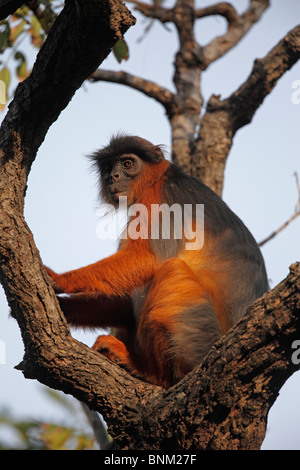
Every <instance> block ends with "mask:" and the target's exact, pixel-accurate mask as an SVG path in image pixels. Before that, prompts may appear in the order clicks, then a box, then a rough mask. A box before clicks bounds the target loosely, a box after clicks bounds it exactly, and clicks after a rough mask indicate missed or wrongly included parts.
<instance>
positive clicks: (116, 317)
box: [58, 292, 133, 328]
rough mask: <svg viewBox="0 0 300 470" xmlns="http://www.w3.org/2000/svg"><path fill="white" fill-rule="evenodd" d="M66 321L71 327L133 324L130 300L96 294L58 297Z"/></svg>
mask: <svg viewBox="0 0 300 470" xmlns="http://www.w3.org/2000/svg"><path fill="white" fill-rule="evenodd" d="M58 300H59V303H60V307H61V309H62V311H63V312H64V315H65V317H66V320H67V322H68V323H70V325H72V326H82V327H102V328H105V327H108V326H112V327H120V326H128V325H130V324H131V323H132V322H133V313H132V300H131V298H130V297H128V296H124V297H117V296H115V297H106V296H104V295H100V294H98V293H96V292H90V293H82V294H71V295H69V296H68V297H58Z"/></svg>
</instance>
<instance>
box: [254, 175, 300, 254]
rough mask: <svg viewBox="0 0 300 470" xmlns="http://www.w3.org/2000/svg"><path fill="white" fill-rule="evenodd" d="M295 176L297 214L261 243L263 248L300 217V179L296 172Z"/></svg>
mask: <svg viewBox="0 0 300 470" xmlns="http://www.w3.org/2000/svg"><path fill="white" fill-rule="evenodd" d="M294 175H295V178H296V186H297V190H298V201H297V203H296V206H295V212H294V214H293V215H292V216H291V217H290V218H289V219H288V220H287V221H286V222H284V224H282V225H281V226H280V227H279V228H278V229H277V230H275V231H274V232H272V233H271V235H269V236H268V237H266V238H265V239H264V240H262V241H261V242H260V243H259V246H263V245H264V244H265V243H267V242H268V241H270V240H272V238H274V237H276V235H278V233H280V232H281V231H282V230H284V229H285V228H286V227H287V226H288V225H289V224H290V223H291V222H292V221H293V220H295V219H296V218H297V217H298V216H300V184H299V177H298V174H297V173H296V172H295V173H294Z"/></svg>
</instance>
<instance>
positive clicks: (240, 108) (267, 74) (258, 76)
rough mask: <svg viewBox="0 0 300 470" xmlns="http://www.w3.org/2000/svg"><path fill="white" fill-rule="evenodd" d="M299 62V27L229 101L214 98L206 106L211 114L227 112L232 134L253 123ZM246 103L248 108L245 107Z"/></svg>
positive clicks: (258, 65) (260, 61)
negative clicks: (274, 91) (283, 79)
mask: <svg viewBox="0 0 300 470" xmlns="http://www.w3.org/2000/svg"><path fill="white" fill-rule="evenodd" d="M299 58H300V25H298V26H295V28H293V29H292V30H291V31H290V32H289V33H288V34H287V35H286V36H285V37H284V38H283V39H282V40H281V41H279V43H278V44H277V45H276V46H275V47H273V48H272V49H271V51H270V52H269V53H268V54H267V55H266V57H264V58H263V59H257V60H255V62H254V66H253V69H252V71H251V73H250V76H249V77H248V78H247V80H246V81H245V83H243V84H242V85H241V86H240V88H239V89H238V90H237V91H235V92H234V93H233V94H232V95H231V96H230V97H229V98H227V99H225V100H223V101H221V100H220V99H219V98H218V97H216V96H213V97H212V98H211V100H210V101H209V103H208V105H207V110H208V111H209V112H215V111H216V110H220V109H223V110H227V112H228V113H229V114H230V117H231V125H232V131H233V133H235V132H236V131H237V130H238V129H239V128H240V127H242V126H245V125H246V124H248V123H249V122H251V120H252V117H253V115H254V113H255V112H256V110H257V108H258V107H259V106H260V105H261V104H262V102H263V100H264V98H265V97H266V96H267V95H269V94H270V93H271V91H272V89H273V88H274V87H275V85H276V83H277V81H278V80H279V78H280V77H282V75H283V74H284V73H285V72H286V71H288V70H289V69H290V68H291V67H292V66H293V65H294V64H295V63H296V62H297V61H298V60H299ZM244 103H247V106H245V105H244Z"/></svg>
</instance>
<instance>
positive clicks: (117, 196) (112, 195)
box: [109, 190, 127, 201]
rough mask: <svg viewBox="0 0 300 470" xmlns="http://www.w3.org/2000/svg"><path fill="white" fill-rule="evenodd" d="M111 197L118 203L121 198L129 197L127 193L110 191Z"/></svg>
mask: <svg viewBox="0 0 300 470" xmlns="http://www.w3.org/2000/svg"><path fill="white" fill-rule="evenodd" d="M109 194H110V197H111V199H112V200H113V201H118V200H119V198H120V197H121V196H127V191H122V190H115V191H112V190H110V191H109Z"/></svg>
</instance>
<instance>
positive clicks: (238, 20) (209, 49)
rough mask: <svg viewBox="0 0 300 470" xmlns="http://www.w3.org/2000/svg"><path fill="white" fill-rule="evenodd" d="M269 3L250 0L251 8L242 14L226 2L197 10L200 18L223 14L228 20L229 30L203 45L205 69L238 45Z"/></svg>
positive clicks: (263, 0)
mask: <svg viewBox="0 0 300 470" xmlns="http://www.w3.org/2000/svg"><path fill="white" fill-rule="evenodd" d="M269 3H270V2H269V0H250V6H249V8H248V9H247V10H246V11H245V13H243V14H242V15H238V14H237V12H236V11H235V9H234V8H233V7H232V6H231V5H229V4H227V3H225V2H221V3H218V4H216V5H213V6H211V7H207V8H203V9H201V10H197V11H196V15H197V17H198V18H202V17H204V16H208V15H222V16H223V17H224V18H226V20H227V22H228V29H227V32H226V33H225V34H223V35H221V36H219V37H217V38H215V39H213V40H212V41H211V42H210V43H209V44H207V45H206V46H205V47H203V69H206V68H207V67H208V66H209V65H210V64H211V63H212V62H214V61H215V60H217V59H219V58H220V57H222V56H223V55H224V54H226V52H228V51H229V50H230V49H232V48H233V47H234V46H236V44H238V43H239V41H240V40H241V39H242V38H243V37H244V36H245V35H246V34H247V32H248V31H249V30H250V28H251V27H252V26H253V25H254V24H255V23H257V21H258V20H259V19H260V18H261V16H262V14H263V13H264V11H265V10H266V9H267V8H268V7H269Z"/></svg>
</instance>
